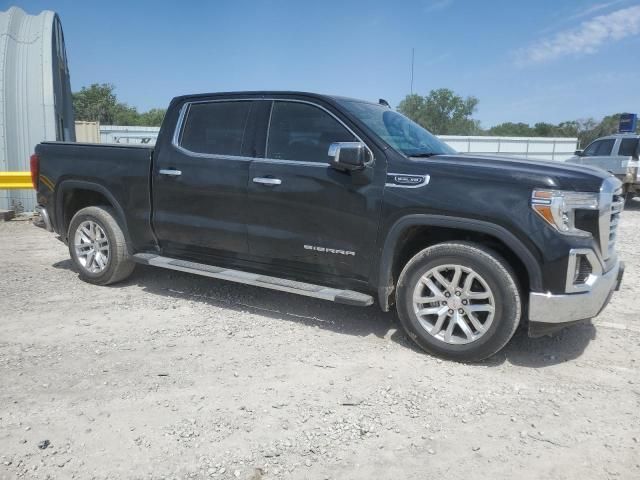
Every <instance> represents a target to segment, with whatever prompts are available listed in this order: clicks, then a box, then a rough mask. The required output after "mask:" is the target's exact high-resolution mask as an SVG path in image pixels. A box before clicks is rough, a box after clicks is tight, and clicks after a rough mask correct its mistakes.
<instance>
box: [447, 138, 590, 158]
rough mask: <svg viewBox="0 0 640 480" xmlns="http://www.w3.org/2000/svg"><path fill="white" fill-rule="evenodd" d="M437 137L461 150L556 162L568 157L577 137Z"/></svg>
mask: <svg viewBox="0 0 640 480" xmlns="http://www.w3.org/2000/svg"><path fill="white" fill-rule="evenodd" d="M440 139H441V140H444V141H445V142H446V143H447V144H448V145H450V146H451V147H452V148H454V149H456V150H457V151H458V152H461V153H476V154H483V155H499V156H508V157H519V158H530V159H533V160H536V159H537V160H553V161H557V162H562V161H564V160H566V159H568V158H569V157H571V156H572V155H573V153H574V152H575V151H576V149H577V148H578V139H577V138H546V137H483V136H464V137H463V136H456V135H441V136H440Z"/></svg>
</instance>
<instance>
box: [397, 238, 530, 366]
mask: <svg viewBox="0 0 640 480" xmlns="http://www.w3.org/2000/svg"><path fill="white" fill-rule="evenodd" d="M396 303H397V310H398V316H399V318H400V323H401V324H402V326H403V328H404V330H405V331H406V333H407V334H408V336H409V337H410V338H411V339H412V340H413V341H414V342H415V343H416V344H418V345H419V346H420V347H421V348H422V349H424V350H425V351H427V352H429V353H432V354H434V355H437V356H440V357H443V358H447V359H452V360H459V361H479V360H482V359H485V358H487V357H490V356H491V355H493V354H494V353H496V352H498V351H499V350H500V349H502V347H504V346H505V345H506V344H507V342H508V341H509V340H510V339H511V337H512V336H513V334H514V332H515V331H516V328H517V327H518V324H519V323H520V316H521V310H522V308H521V300H520V293H519V290H518V284H517V279H516V276H515V274H514V273H513V271H512V269H511V268H510V267H509V265H508V264H507V262H506V261H505V260H504V259H503V258H502V257H500V255H498V254H497V253H496V252H494V251H492V250H490V249H488V248H486V247H484V246H482V245H478V244H473V243H466V242H456V243H442V244H438V245H434V246H432V247H429V248H426V249H425V250H423V251H421V252H420V253H418V254H417V255H416V256H415V257H413V258H412V259H411V260H410V261H409V262H408V263H407V265H406V266H405V267H404V269H403V271H402V273H401V274H400V278H399V280H398V286H397V295H396Z"/></svg>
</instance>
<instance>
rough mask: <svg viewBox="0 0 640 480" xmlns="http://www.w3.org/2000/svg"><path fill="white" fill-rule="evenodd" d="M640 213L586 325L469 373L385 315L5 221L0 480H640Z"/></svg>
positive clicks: (0, 294)
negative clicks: (115, 270)
mask: <svg viewBox="0 0 640 480" xmlns="http://www.w3.org/2000/svg"><path fill="white" fill-rule="evenodd" d="M639 228H640V202H639V203H636V204H634V205H633V206H632V207H630V208H629V209H628V210H627V211H625V213H624V214H623V219H622V225H621V233H620V235H621V239H620V242H619V249H620V251H621V255H622V256H623V258H624V260H625V261H626V263H627V272H626V278H625V282H624V284H623V289H622V291H620V292H618V293H617V294H616V295H615V296H614V298H613V302H612V304H611V305H610V306H609V308H608V309H607V310H606V311H605V312H604V313H603V314H602V315H601V316H600V317H598V318H597V319H596V320H594V321H593V324H591V323H586V324H581V325H577V326H574V327H571V328H568V329H566V330H564V331H563V332H562V333H561V334H559V335H557V336H555V337H553V338H549V337H545V338H541V339H529V338H528V337H527V336H526V334H525V333H524V332H518V333H517V334H516V336H515V337H514V339H513V340H512V341H511V343H510V344H509V345H508V346H507V348H506V349H505V350H504V351H503V352H501V353H499V354H498V355H497V356H495V357H494V358H492V359H490V360H488V361H485V362H483V363H481V364H478V365H463V364H456V363H450V362H443V361H441V360H438V359H435V358H433V357H430V356H428V355H426V354H423V353H421V352H420V351H418V350H417V349H416V348H414V347H413V346H412V345H411V344H410V343H409V342H408V341H407V340H405V338H404V337H403V335H402V334H401V333H400V332H399V331H397V330H396V328H397V324H396V323H395V322H396V318H395V315H394V314H384V313H381V312H380V311H379V310H378V309H377V308H376V307H371V308H356V307H348V306H342V305H337V304H332V303H328V302H323V301H320V300H314V299H309V298H305V297H298V296H295V295H289V294H284V293H279V292H274V291H269V290H263V289H259V288H253V287H248V286H243V285H237V284H231V283H226V282H223V281H216V280H211V279H205V278H200V277H197V276H191V275H187V274H181V273H179V272H170V271H165V270H160V269H154V268H152V267H147V268H144V267H138V268H137V270H136V272H135V273H134V275H133V276H132V277H131V278H130V279H129V280H128V281H126V282H124V283H122V284H119V285H116V286H112V287H95V286H92V285H89V284H86V283H83V282H81V281H80V280H79V279H78V278H77V274H76V272H75V271H74V270H73V267H72V264H71V262H70V260H69V256H68V252H67V250H66V247H65V246H64V245H63V244H62V243H61V242H59V241H57V240H55V239H54V236H53V235H52V234H49V233H47V232H45V231H44V230H42V229H37V228H35V227H33V226H32V225H31V224H30V223H29V222H27V221H23V222H20V221H12V222H9V223H4V224H3V223H0V272H1V276H0V325H1V328H0V388H1V390H0V478H82V479H84V478H97V479H102V478H113V479H118V478H178V479H183V478H198V479H200V478H214V479H226V478H231V479H234V478H240V479H253V480H257V479H260V478H264V479H280V478H293V479H304V478H309V479H374V478H375V479H383V478H384V479H386V478H394V479H396V478H397V479H425V478H447V479H467V478H474V479H477V478H487V479H497V478H514V477H515V478H519V479H539V478H546V479H591V478H593V479H606V478H612V479H632V478H633V479H636V478H640V453H639V452H640V445H639V441H640V413H639V412H640V408H639V407H640V375H639V374H638V370H639V366H640V365H639V364H640V361H639V360H640V353H639V348H638V347H639V346H640V304H639V303H638V301H637V298H636V295H637V292H639V291H640V290H639V287H640V273H639V271H640V249H639V248H638V242H639V237H638V231H639Z"/></svg>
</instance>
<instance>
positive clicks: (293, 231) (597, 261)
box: [31, 92, 623, 361]
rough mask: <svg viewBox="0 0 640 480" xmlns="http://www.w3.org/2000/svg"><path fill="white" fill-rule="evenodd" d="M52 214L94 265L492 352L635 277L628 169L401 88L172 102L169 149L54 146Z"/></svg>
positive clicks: (35, 170)
mask: <svg viewBox="0 0 640 480" xmlns="http://www.w3.org/2000/svg"><path fill="white" fill-rule="evenodd" d="M31 169H32V176H33V180H34V187H35V188H36V189H37V192H38V203H39V206H38V208H37V210H38V211H39V212H40V215H41V217H42V220H43V222H42V223H43V225H44V226H45V227H46V228H47V229H48V230H50V231H55V232H56V233H58V234H59V235H60V237H61V238H62V239H63V240H64V241H65V242H67V243H68V245H69V252H70V254H71V258H72V259H73V262H74V263H75V265H76V267H77V269H78V271H79V272H80V277H81V278H82V279H83V280H85V281H87V282H91V283H95V284H97V285H107V284H110V283H114V282H117V281H120V280H124V279H125V278H127V276H129V275H130V274H131V272H132V270H133V268H134V265H135V264H136V263H142V264H147V265H155V266H158V267H163V268H169V269H174V270H180V271H184V272H190V273H194V274H197V275H205V276H208V277H213V278H217V279H223V280H229V281H234V282H241V283H247V284H252V285H257V286H261V287H267V288H272V289H276V290H283V291H286V292H291V293H298V294H301V295H307V296H310V297H316V298H322V299H326V300H332V301H335V302H340V303H346V304H349V305H359V306H368V305H371V304H372V303H373V302H374V301H375V300H377V302H378V304H379V305H380V307H381V308H382V309H383V310H384V311H388V310H390V309H391V308H392V306H394V305H395V308H396V310H397V312H398V316H399V319H400V323H401V324H402V326H403V328H404V330H405V331H406V333H407V335H408V336H409V337H410V338H411V339H413V340H414V341H415V342H416V343H417V344H418V345H419V346H420V347H422V348H423V349H424V350H426V351H428V352H430V353H433V354H435V355H439V356H442V357H446V358H450V359H455V360H463V361H476V360H480V359H483V358H486V357H488V356H490V355H492V354H494V353H496V352H497V351H499V350H500V349H501V348H502V347H504V345H506V343H507V342H508V341H509V339H510V338H511V337H512V336H513V334H514V332H515V330H516V328H517V327H518V326H519V325H520V324H521V323H526V325H527V326H528V328H529V333H530V335H532V336H538V335H542V334H546V333H550V332H552V331H554V330H557V329H558V328H560V327H562V326H566V325H568V324H570V323H573V322H577V321H580V320H584V319H589V318H591V317H594V316H596V315H597V314H598V313H599V312H600V311H601V310H602V309H603V308H604V307H605V305H606V304H607V303H608V301H609V299H610V297H611V295H612V293H613V291H614V290H616V289H617V288H618V287H619V285H620V282H621V278H622V272H623V266H622V263H621V262H620V261H619V260H618V257H617V255H616V251H615V243H616V227H617V225H618V221H619V217H620V214H621V210H622V205H623V199H622V197H621V189H620V187H621V184H620V182H619V181H618V180H617V179H616V178H615V177H613V176H611V175H609V174H607V173H606V172H602V173H598V172H596V171H584V169H582V168H580V167H572V166H570V165H567V164H553V163H542V162H538V161H526V160H519V159H511V158H493V157H480V156H470V155H461V154H458V153H456V152H455V151H454V150H452V149H451V148H450V147H448V146H447V145H446V144H444V143H442V142H441V141H439V140H438V139H437V138H436V137H434V136H433V135H431V134H430V133H429V132H427V131H426V130H425V129H423V128H422V127H420V126H419V125H417V124H416V123H414V122H412V121H411V120H409V119H407V118H406V117H404V116H402V115H400V114H399V113H396V112H395V111H393V110H392V109H390V108H389V107H388V105H386V102H384V101H381V102H379V103H371V102H366V101H360V100H354V99H348V98H341V97H331V96H324V95H317V94H310V93H299V92H236V93H215V94H205V95H188V96H182V97H177V98H175V99H174V100H173V101H172V102H171V104H170V106H169V109H168V111H167V115H166V117H165V120H164V123H163V126H162V128H161V130H160V134H159V136H158V141H157V143H156V145H155V147H154V148H150V147H134V146H123V145H97V144H96V145H94V144H79V143H60V142H45V143H41V144H39V145H38V146H37V147H36V151H35V154H34V155H33V157H32V159H31Z"/></svg>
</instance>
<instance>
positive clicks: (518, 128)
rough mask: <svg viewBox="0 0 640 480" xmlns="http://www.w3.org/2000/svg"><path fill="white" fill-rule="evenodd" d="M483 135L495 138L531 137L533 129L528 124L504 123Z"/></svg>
mask: <svg viewBox="0 0 640 480" xmlns="http://www.w3.org/2000/svg"><path fill="white" fill-rule="evenodd" d="M484 133H486V134H488V135H492V136H495V137H532V136H533V129H532V128H531V127H530V126H529V124H528V123H522V122H519V123H513V122H505V123H501V124H499V125H495V126H493V127H491V128H490V129H489V130H486V131H485V132H484Z"/></svg>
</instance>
